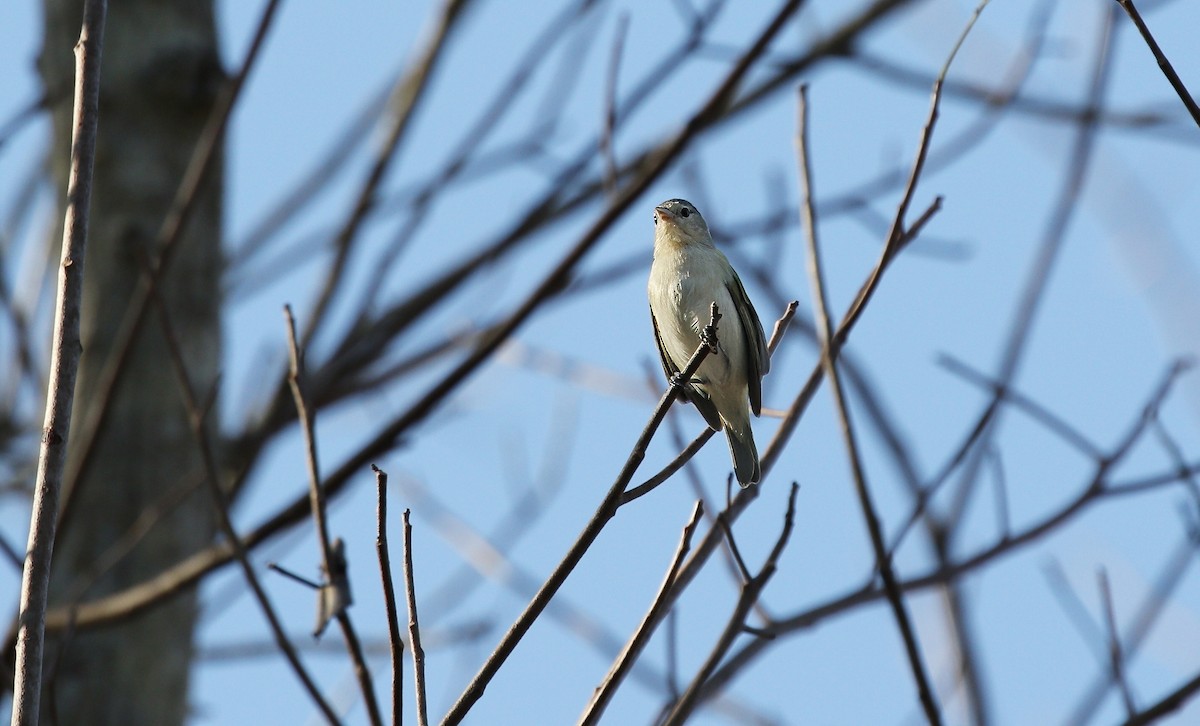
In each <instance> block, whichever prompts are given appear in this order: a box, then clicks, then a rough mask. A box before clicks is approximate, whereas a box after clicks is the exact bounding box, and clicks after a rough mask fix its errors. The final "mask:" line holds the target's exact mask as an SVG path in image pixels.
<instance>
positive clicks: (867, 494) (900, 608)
mask: <svg viewBox="0 0 1200 726" xmlns="http://www.w3.org/2000/svg"><path fill="white" fill-rule="evenodd" d="M799 104H800V107H799V117H800V128H799V132H798V137H797V142H798V149H799V157H800V159H799V165H800V184H801V193H802V195H803V201H802V203H801V205H800V209H801V221H802V224H803V225H804V232H805V235H804V236H805V238H806V239H807V241H808V257H807V259H808V274H809V277H810V279H811V282H810V286H811V288H812V295H813V311H814V314H815V315H816V322H817V333H818V336H819V338H820V340H821V359H822V363H823V365H824V367H825V378H826V379H827V380H828V381H829V390H830V393H831V394H832V395H833V401H834V404H835V408H836V410H837V415H838V421H839V423H840V424H841V433H842V439H843V440H844V442H845V445H846V453H847V455H848V456H849V458H850V471H851V473H852V474H853V476H854V488H855V491H856V492H857V493H858V502H859V505H860V507H861V508H862V514H863V519H864V520H865V522H866V525H867V533H868V534H869V535H870V537H871V547H872V548H873V549H874V551H875V565H876V567H878V569H879V574H880V576H881V577H882V578H883V585H884V589H885V590H886V591H887V595H888V603H889V604H890V605H891V607H892V615H893V616H894V617H895V618H896V626H897V627H898V628H899V630H900V636H901V638H903V640H904V650H905V653H906V654H907V656H908V664H909V668H910V669H911V670H912V675H913V680H914V681H916V685H917V693H918V695H919V696H920V699H921V706H922V708H924V709H925V718H926V719H927V720H928V721H929V723H930V724H931V726H938V724H941V722H942V717H941V713H940V711H939V709H938V704H937V700H936V698H935V697H934V693H933V688H932V687H931V686H930V683H929V676H928V675H927V674H926V672H925V663H924V661H923V659H922V657H921V648H920V644H919V643H918V642H917V636H916V632H915V631H914V629H913V626H912V622H911V621H910V620H909V617H908V611H907V609H906V607H905V604H904V597H903V594H902V593H901V591H900V588H899V585H898V584H897V580H896V573H895V571H894V570H893V569H892V561H891V558H890V557H889V556H888V551H887V544H886V542H885V541H884V538H883V527H882V525H880V523H879V515H878V514H877V512H876V509H875V504H874V502H873V501H872V499H871V491H870V489H869V488H868V486H867V478H866V473H865V472H864V471H863V466H862V458H861V456H860V454H859V450H858V441H857V439H856V438H855V435H854V426H853V424H852V423H851V421H850V412H849V410H848V409H849V407H848V406H847V404H846V395H845V392H844V391H843V389H842V380H841V374H840V373H839V372H838V368H837V364H836V363H835V362H834V360H833V324H832V323H831V322H830V318H829V305H828V302H827V300H826V298H827V293H826V291H825V275H824V271H823V269H822V267H821V255H820V246H819V244H818V242H817V224H816V212H815V211H814V210H813V202H812V198H813V194H812V176H811V173H812V172H811V167H810V161H809V155H808V103H807V87H806V86H803V85H801V86H800V94H799ZM910 196H911V195H906V196H905V201H904V202H902V203H901V207H900V213H899V215H898V216H897V219H899V218H900V217H902V216H903V214H904V209H905V208H906V207H907V203H908V198H909V197H910ZM897 226H899V225H897Z"/></svg>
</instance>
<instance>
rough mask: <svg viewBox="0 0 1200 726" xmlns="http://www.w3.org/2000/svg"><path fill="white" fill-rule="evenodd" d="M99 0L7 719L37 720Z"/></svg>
mask: <svg viewBox="0 0 1200 726" xmlns="http://www.w3.org/2000/svg"><path fill="white" fill-rule="evenodd" d="M107 13H108V3H107V2H105V0H88V2H87V3H85V5H84V7H83V26H82V27H81V28H80V32H79V41H78V42H77V43H76V44H75V99H74V105H73V111H72V117H71V168H70V172H69V176H68V179H67V208H66V212H65V213H64V215H63V240H62V257H61V265H60V269H59V277H58V299H57V301H56V302H55V306H54V308H55V312H54V337H53V342H52V345H53V347H52V349H51V352H50V371H51V373H50V380H49V387H48V389H47V391H46V417H45V422H44V423H43V427H42V443H41V448H40V450H39V451H38V468H37V480H36V482H35V484H34V489H33V509H32V512H31V514H30V521H29V542H28V546H27V548H26V552H27V554H26V556H25V567H24V570H23V571H22V573H21V603H20V610H19V612H20V615H19V617H18V623H19V625H18V631H17V648H16V677H15V679H14V681H13V702H12V724H13V726H37V722H38V716H39V703H40V700H41V695H42V659H43V650H44V648H45V639H46V605H47V599H48V597H49V589H50V567H51V561H52V559H53V555H54V536H55V528H56V525H57V516H58V500H59V490H60V488H61V487H62V482H63V472H64V470H65V469H66V463H67V440H68V439H69V438H70V433H71V405H72V403H73V402H74V398H75V379H76V376H77V374H78V372H79V356H80V353H81V351H82V346H81V345H80V342H79V319H80V308H81V307H82V304H83V266H84V256H85V253H86V251H87V239H88V221H89V213H90V211H91V199H92V170H93V168H94V165H95V159H96V129H97V126H98V120H99V116H100V58H101V54H102V53H101V52H102V50H103V48H104V22H105V19H106V16H107Z"/></svg>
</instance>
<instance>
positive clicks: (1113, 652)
mask: <svg viewBox="0 0 1200 726" xmlns="http://www.w3.org/2000/svg"><path fill="white" fill-rule="evenodd" d="M1096 578H1097V580H1098V581H1099V587H1100V600H1101V602H1102V604H1103V605H1104V630H1105V633H1106V634H1107V640H1108V667H1109V668H1110V669H1111V670H1112V678H1113V681H1115V682H1116V684H1117V687H1118V688H1119V689H1120V691H1121V702H1122V703H1124V704H1125V715H1126V716H1127V717H1128V718H1133V717H1134V715H1135V714H1137V705H1136V704H1135V703H1134V701H1133V691H1132V690H1130V688H1129V680H1128V679H1126V677H1125V654H1124V653H1123V652H1122V650H1121V633H1120V632H1119V631H1118V630H1117V616H1116V614H1115V613H1114V612H1113V601H1112V586H1111V585H1110V584H1109V582H1108V572H1107V571H1106V570H1104V569H1103V568H1101V570H1100V572H1099V573H1098V574H1097V575H1096Z"/></svg>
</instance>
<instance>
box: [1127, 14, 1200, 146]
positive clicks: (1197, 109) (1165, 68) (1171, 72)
mask: <svg viewBox="0 0 1200 726" xmlns="http://www.w3.org/2000/svg"><path fill="white" fill-rule="evenodd" d="M1117 4H1118V5H1120V6H1121V7H1122V8H1125V12H1126V13H1127V14H1128V15H1129V19H1130V20H1132V21H1133V24H1134V25H1136V26H1137V29H1138V32H1139V33H1141V34H1142V40H1144V41H1146V45H1147V46H1148V47H1149V48H1150V52H1151V53H1153V54H1154V60H1155V61H1157V62H1158V67H1159V68H1160V69H1161V70H1162V72H1163V75H1164V76H1166V77H1167V80H1168V81H1170V82H1171V88H1174V89H1175V93H1177V94H1179V100H1180V101H1183V105H1184V108H1186V109H1187V110H1188V113H1190V114H1191V115H1192V120H1193V121H1195V122H1196V125H1197V126H1200V106H1197V105H1196V99H1194V98H1192V94H1190V93H1188V89H1187V86H1185V85H1183V81H1182V80H1181V79H1180V78H1179V74H1178V73H1176V72H1175V68H1174V67H1173V66H1172V65H1171V61H1169V60H1167V56H1166V55H1164V54H1163V52H1162V49H1161V48H1159V47H1158V42H1157V41H1156V40H1154V36H1153V35H1151V34H1150V28H1147V27H1146V23H1145V22H1144V21H1143V20H1142V14H1141V13H1139V12H1138V9H1137V8H1136V7H1134V4H1133V0H1117Z"/></svg>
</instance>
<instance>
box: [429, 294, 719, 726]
mask: <svg viewBox="0 0 1200 726" xmlns="http://www.w3.org/2000/svg"><path fill="white" fill-rule="evenodd" d="M718 319H719V312H718V310H717V306H716V304H713V306H712V318H711V320H709V323H708V326H707V328H706V329H705V334H704V335H703V336H702V337H701V343H700V345H699V347H697V348H696V352H695V353H693V354H692V357H691V359H690V360H689V361H688V364H687V365H686V366H684V369H683V370H682V371H680V373H679V377H678V378H677V380H678V381H687V380H691V377H692V376H694V375H695V374H696V371H697V370H699V369H700V364H701V363H703V362H704V359H705V358H707V357H708V354H709V353H710V352H711V349H710V347H709V341H715V340H717V335H716V330H717V321H718ZM681 389H682V385H676V384H675V383H674V382H673V383H672V384H671V385H669V386H667V390H666V392H665V393H663V396H662V399H661V400H660V401H659V402H658V406H656V407H655V409H654V413H653V414H652V415H651V416H650V420H649V421H648V422H647V423H646V426H645V427H644V428H643V429H642V433H641V435H640V436H639V437H638V439H637V441H636V442H635V443H634V445H633V450H632V451H630V453H629V457H628V458H627V459H626V460H625V464H624V466H622V467H621V471H620V473H619V474H617V478H616V480H615V481H614V482H613V484H612V486H611V487H609V490H608V493H607V494H606V495H605V496H604V499H603V500H602V501H601V502H600V506H599V507H597V509H596V512H595V513H594V514H593V515H592V518H591V519H590V520H588V523H587V525H586V526H585V527H584V529H583V531H582V532H581V533H580V534H579V537H578V538H577V539H576V540H575V543H574V544H572V545H571V548H570V549H569V550H567V553H566V555H564V556H563V559H562V561H561V562H559V563H558V566H557V567H555V568H554V571H553V572H552V573H550V576H549V577H548V578H547V579H546V582H545V583H543V585H542V587H541V588H540V589H539V590H538V592H537V594H536V595H534V597H533V599H532V600H530V602H529V605H527V606H526V607H525V610H524V611H523V612H522V613H521V615H520V616H519V617H518V618H517V620H516V622H514V623H513V624H512V626H511V627H510V628H509V629H508V632H507V633H505V635H504V638H503V639H502V640H501V641H500V644H499V645H497V646H496V649H495V650H494V651H492V654H491V655H490V656H488V659H487V661H486V662H485V663H484V664H483V666H482V667H481V668H480V669H479V673H477V674H476V675H475V677H474V678H473V679H472V680H471V682H470V683H469V684H468V685H467V687H466V689H465V690H464V691H463V692H462V694H461V695H460V696H459V697H458V701H456V702H455V704H454V706H453V707H451V709H450V712H449V713H447V714H446V717H445V718H444V719H443V720H442V723H443V726H445V725H446V724H457V723H460V722H461V721H462V719H463V718H465V717H466V715H467V712H468V711H470V709H471V706H473V705H474V704H475V702H476V701H478V700H479V699H480V697H482V696H483V691H484V689H485V688H487V685H488V683H490V682H491V680H492V678H493V677H495V675H496V673H497V672H498V671H499V670H500V666H502V665H503V664H504V661H505V660H507V659H508V656H509V655H511V654H512V651H513V650H514V649H515V648H516V647H517V643H519V642H520V640H521V638H522V637H524V635H525V633H526V632H528V631H529V628H530V627H532V626H533V622H534V621H535V620H537V618H538V616H540V615H541V613H542V611H543V610H545V608H546V606H547V605H549V604H550V600H551V599H552V598H553V597H554V595H555V594H556V593H557V592H558V589H559V588H560V587H562V585H563V583H564V582H566V580H567V576H568V575H570V574H571V572H572V571H573V570H574V569H575V566H576V565H578V564H579V561H580V560H582V559H583V555H584V553H586V552H587V550H588V548H590V547H591V545H592V543H593V542H595V541H596V538H597V537H599V536H600V532H601V531H602V530H603V529H604V526H605V525H606V524H608V521H609V520H610V519H612V517H613V515H614V514H616V512H617V508H618V507H619V506H620V498H621V493H622V492H624V491H625V487H627V486H629V481H630V480H631V479H632V478H633V474H634V472H636V471H637V467H638V465H639V464H641V462H642V460H643V459H644V458H645V457H646V448H647V447H648V446H649V445H650V439H651V438H653V437H654V433H655V432H656V431H657V430H658V427H659V425H660V424H661V423H662V420H663V418H665V417H666V415H667V411H668V410H669V409H670V408H671V404H673V403H674V402H675V399H676V397H678V395H679V392H680V390H681Z"/></svg>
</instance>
